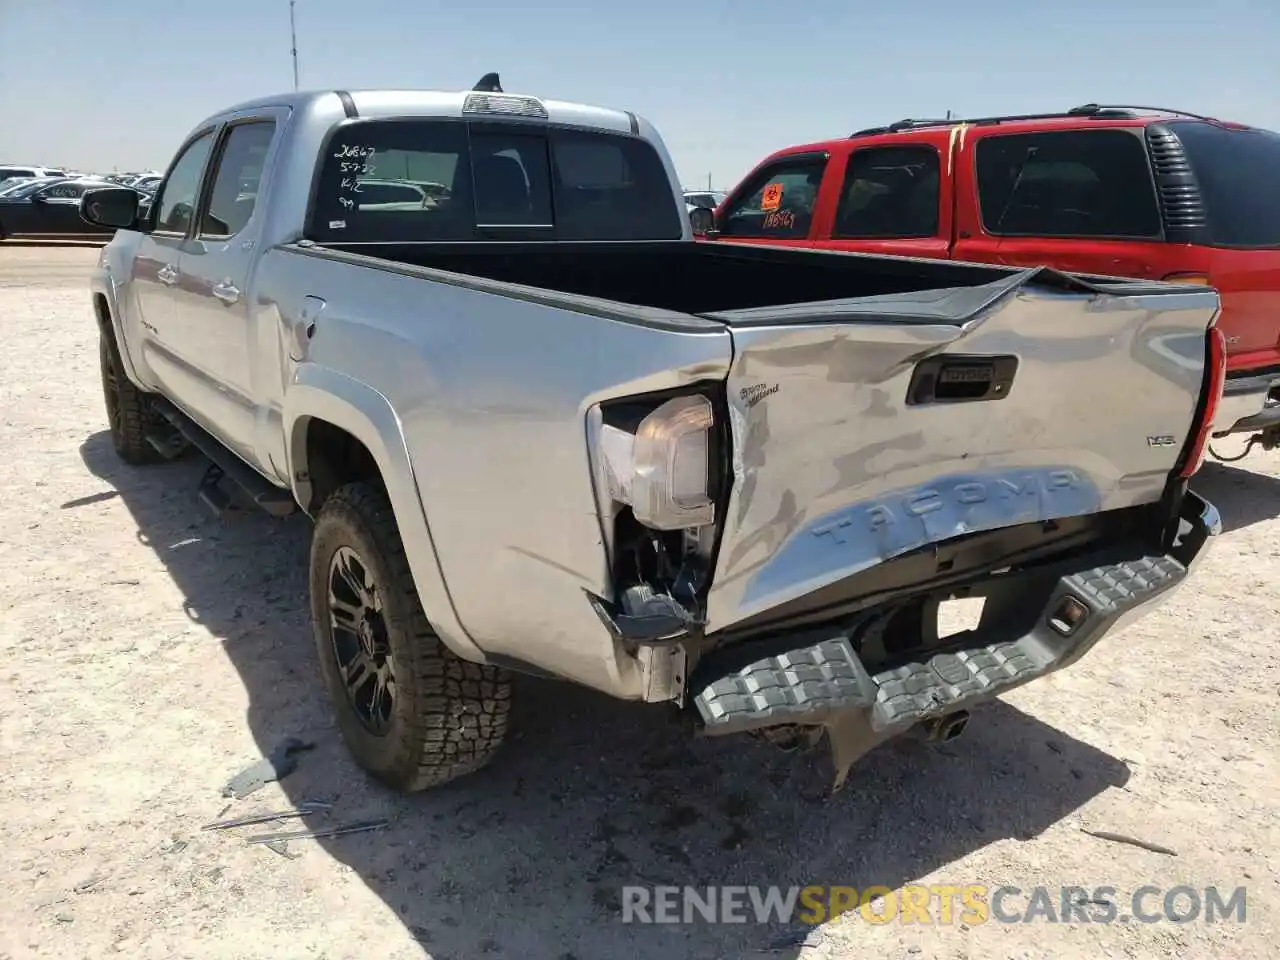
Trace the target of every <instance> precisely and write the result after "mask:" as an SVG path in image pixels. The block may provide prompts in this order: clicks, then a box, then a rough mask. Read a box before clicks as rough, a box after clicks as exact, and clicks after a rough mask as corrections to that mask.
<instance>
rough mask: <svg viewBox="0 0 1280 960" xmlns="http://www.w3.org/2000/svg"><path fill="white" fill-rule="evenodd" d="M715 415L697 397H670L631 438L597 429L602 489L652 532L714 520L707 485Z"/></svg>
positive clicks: (610, 428)
mask: <svg viewBox="0 0 1280 960" xmlns="http://www.w3.org/2000/svg"><path fill="white" fill-rule="evenodd" d="M714 424H715V413H714V410H713V408H712V406H711V401H710V400H708V399H707V398H706V397H704V396H701V395H700V394H694V395H692V396H684V397H675V398H673V399H671V400H668V401H667V402H666V403H664V404H662V405H661V406H659V407H658V408H657V409H655V410H654V411H653V412H652V413H650V414H649V415H648V416H647V417H645V418H644V419H643V420H641V421H640V424H639V426H638V427H637V429H636V432H635V433H634V434H632V433H628V432H627V431H625V430H619V429H618V428H617V427H613V426H609V425H607V424H605V425H602V426H601V427H600V428H599V438H598V441H597V442H598V448H599V457H600V459H599V463H598V465H597V470H598V471H599V478H600V483H601V487H602V488H603V489H604V490H605V491H607V493H608V495H609V497H610V499H612V500H613V501H614V502H616V503H625V504H629V505H630V506H631V510H632V512H633V513H634V514H635V518H636V519H637V520H639V521H640V522H641V523H642V524H644V525H645V526H646V527H650V528H652V529H654V530H682V529H688V528H690V527H700V526H705V525H707V524H711V523H714V522H715V502H714V501H713V500H712V497H711V492H710V489H709V485H710V448H711V439H710V433H711V429H712V427H713V426H714Z"/></svg>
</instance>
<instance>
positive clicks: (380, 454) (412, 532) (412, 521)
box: [283, 363, 485, 663]
mask: <svg viewBox="0 0 1280 960" xmlns="http://www.w3.org/2000/svg"><path fill="white" fill-rule="evenodd" d="M283 420H284V431H285V437H286V438H287V441H288V447H287V449H288V455H289V476H290V484H291V485H292V487H293V493H294V496H295V498H296V499H297V501H298V503H300V504H308V503H310V502H311V493H312V491H311V475H310V472H309V468H308V464H307V443H306V437H307V428H308V426H309V424H310V422H311V421H312V420H322V421H325V422H327V423H330V424H332V425H333V426H335V427H338V428H339V429H341V430H345V431H346V432H347V433H349V434H351V436H353V437H355V438H356V439H357V440H359V441H360V442H361V443H363V444H364V445H365V447H366V448H367V449H368V451H369V452H370V453H371V454H373V459H374V462H375V463H376V464H377V466H378V470H379V472H380V473H381V474H382V481H383V484H384V485H385V486H386V489H387V496H388V497H389V498H390V500H391V508H392V510H393V511H394V512H395V517H396V525H397V526H398V527H399V528H400V536H401V538H402V539H403V540H404V542H405V543H406V549H405V555H406V556H407V557H408V560H409V568H410V570H411V571H412V573H413V579H414V583H415V584H416V586H417V588H418V594H419V596H420V597H421V598H422V605H423V609H424V612H425V613H426V614H427V619H428V620H429V621H430V623H431V626H432V627H433V628H434V630H435V631H436V633H437V635H439V637H440V639H441V641H442V642H443V643H444V644H445V646H447V647H448V648H449V649H450V650H451V651H452V652H453V653H455V654H456V655H458V656H459V657H462V658H463V659H464V660H471V661H474V662H476V663H484V662H485V655H484V651H482V650H481V649H480V648H479V647H477V646H476V644H475V642H474V641H473V640H472V639H471V637H470V636H468V635H467V632H466V631H465V630H464V629H463V627H462V623H461V621H460V620H459V619H458V613H457V610H456V609H455V608H454V605H453V599H452V597H450V596H449V590H448V586H447V585H446V583H445V579H444V573H443V571H442V570H441V568H440V558H439V555H438V554H437V553H436V547H435V541H434V540H433V539H432V537H431V528H430V526H429V524H428V522H427V513H426V507H425V505H424V504H423V502H422V495H421V492H420V491H419V488H418V482H417V479H416V477H415V476H414V472H413V463H412V461H411V460H410V459H409V451H408V448H407V447H406V445H405V440H404V434H403V432H402V431H401V429H400V418H399V417H397V416H396V412H395V410H394V409H393V408H392V406H391V403H390V401H389V400H387V398H386V397H385V396H383V395H382V394H381V393H379V392H378V391H377V390H375V389H373V388H372V387H370V386H369V385H368V384H366V383H364V382H362V381H359V380H356V379H353V378H352V377H349V376H347V375H346V374H342V373H339V372H338V371H336V370H332V369H330V368H328V367H323V366H320V365H318V364H315V363H304V364H302V365H300V366H298V367H297V369H296V370H295V372H294V375H293V379H292V380H291V382H290V383H289V387H288V389H287V390H286V391H285V395H284V403H283Z"/></svg>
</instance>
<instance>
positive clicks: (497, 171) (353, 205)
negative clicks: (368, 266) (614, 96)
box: [307, 118, 684, 244]
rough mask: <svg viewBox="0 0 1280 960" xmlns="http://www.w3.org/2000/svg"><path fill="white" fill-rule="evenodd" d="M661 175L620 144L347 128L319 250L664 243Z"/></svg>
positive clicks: (445, 127) (489, 128)
mask: <svg viewBox="0 0 1280 960" xmlns="http://www.w3.org/2000/svg"><path fill="white" fill-rule="evenodd" d="M683 230H684V222H683V217H682V208H681V207H680V206H677V203H676V197H675V194H674V192H673V190H672V187H671V183H670V180H669V179H668V178H667V172H666V167H665V166H664V165H663V162H662V159H661V157H660V156H659V155H658V153H657V151H656V150H654V148H653V147H652V146H651V145H650V144H649V143H648V142H647V141H645V140H643V139H641V138H639V137H632V136H628V135H625V134H615V133H609V132H605V131H598V130H578V129H572V128H563V127H533V126H530V125H527V124H517V123H500V122H492V121H458V120H441V119H418V118H414V119H392V120H355V121H350V122H348V123H345V124H343V125H341V126H340V127H338V128H337V129H336V130H335V132H334V134H333V135H332V136H331V137H330V139H329V141H328V143H327V144H326V146H325V148H324V153H323V155H322V156H321V162H320V168H319V171H318V174H317V178H316V185H315V193H314V197H313V200H312V212H311V216H310V218H309V226H308V230H307V237H308V239H311V240H315V241H317V242H319V243H343V244H347V243H397V242H398V243H409V242H420V241H428V242H429V241H442V242H448V241H467V240H518V239H545V240H587V241H589V240H674V239H679V238H680V237H681V236H682V235H683Z"/></svg>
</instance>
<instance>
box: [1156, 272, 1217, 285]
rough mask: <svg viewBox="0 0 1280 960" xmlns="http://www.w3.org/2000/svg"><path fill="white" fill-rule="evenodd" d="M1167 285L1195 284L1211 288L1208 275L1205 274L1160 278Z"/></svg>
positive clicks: (1182, 274) (1174, 275) (1175, 274)
mask: <svg viewBox="0 0 1280 960" xmlns="http://www.w3.org/2000/svg"><path fill="white" fill-rule="evenodd" d="M1160 279H1161V280H1164V281H1165V282H1166V283H1194V284H1197V285H1199V286H1202V287H1211V286H1213V284H1212V283H1210V282H1209V276H1208V274H1204V273H1170V274H1166V275H1165V276H1163V277H1161V278H1160Z"/></svg>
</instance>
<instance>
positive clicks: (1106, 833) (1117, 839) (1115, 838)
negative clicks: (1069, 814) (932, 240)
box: [1080, 827, 1178, 857]
mask: <svg viewBox="0 0 1280 960" xmlns="http://www.w3.org/2000/svg"><path fill="white" fill-rule="evenodd" d="M1080 830H1081V832H1082V833H1087V834H1088V835H1089V836H1091V837H1097V838H1098V839H1099V840H1110V841H1111V842H1112V843H1127V844H1129V846H1131V847H1141V848H1142V849H1143V850H1150V851H1151V852H1152V853H1163V854H1165V855H1166V856H1170V857H1176V856H1177V855H1178V851H1176V850H1171V849H1169V848H1168V847H1165V846H1161V845H1160V844H1158V843H1151V842H1150V841H1149V840H1140V839H1138V838H1137V837H1131V836H1129V835H1128V834H1125V833H1112V832H1111V831H1110V830H1090V829H1089V828H1088V827H1081V828H1080Z"/></svg>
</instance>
